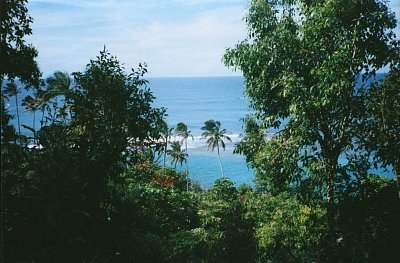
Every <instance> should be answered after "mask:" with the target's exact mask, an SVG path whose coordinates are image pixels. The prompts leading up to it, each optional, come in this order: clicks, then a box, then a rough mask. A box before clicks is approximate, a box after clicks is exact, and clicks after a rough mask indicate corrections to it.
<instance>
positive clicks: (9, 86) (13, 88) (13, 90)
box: [4, 82, 21, 143]
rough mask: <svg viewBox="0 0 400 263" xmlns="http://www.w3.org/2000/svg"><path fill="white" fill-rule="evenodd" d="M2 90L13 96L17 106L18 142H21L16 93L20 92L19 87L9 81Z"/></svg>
mask: <svg viewBox="0 0 400 263" xmlns="http://www.w3.org/2000/svg"><path fill="white" fill-rule="evenodd" d="M4 92H5V93H6V95H8V96H10V97H11V96H15V105H16V107H17V122H18V138H19V142H20V143H21V124H20V121H19V107H18V93H21V89H20V88H18V87H17V85H15V83H14V82H9V83H7V86H6V88H5V89H4Z"/></svg>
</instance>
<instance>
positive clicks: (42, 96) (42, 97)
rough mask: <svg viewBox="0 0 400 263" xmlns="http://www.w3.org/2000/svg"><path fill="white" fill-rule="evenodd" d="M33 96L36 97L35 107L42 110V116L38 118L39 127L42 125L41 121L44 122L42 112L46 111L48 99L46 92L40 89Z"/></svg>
mask: <svg viewBox="0 0 400 263" xmlns="http://www.w3.org/2000/svg"><path fill="white" fill-rule="evenodd" d="M35 98H36V103H37V107H38V108H39V109H40V110H41V111H42V117H41V119H40V129H41V128H42V127H43V123H44V114H45V112H46V107H47V109H48V102H49V99H48V97H47V92H46V91H44V90H42V89H38V90H37V91H36V94H35Z"/></svg>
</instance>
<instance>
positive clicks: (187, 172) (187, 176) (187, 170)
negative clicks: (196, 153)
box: [185, 138, 189, 192]
mask: <svg viewBox="0 0 400 263" xmlns="http://www.w3.org/2000/svg"><path fill="white" fill-rule="evenodd" d="M185 153H186V158H187V156H188V153H187V138H186V140H185ZM187 191H189V167H188V161H187V159H186V192H187Z"/></svg>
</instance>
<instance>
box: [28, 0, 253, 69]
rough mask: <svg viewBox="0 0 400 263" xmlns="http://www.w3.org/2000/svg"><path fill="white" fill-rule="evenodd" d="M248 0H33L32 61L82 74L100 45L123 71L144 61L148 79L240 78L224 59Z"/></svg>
mask: <svg viewBox="0 0 400 263" xmlns="http://www.w3.org/2000/svg"><path fill="white" fill-rule="evenodd" d="M246 2H247V1H246V0H219V1H212V0H31V1H30V2H29V4H28V8H29V13H30V15H31V16H32V17H33V19H34V21H33V23H32V30H33V35H32V36H30V37H29V38H28V41H29V42H30V43H32V44H33V45H34V46H35V47H36V49H37V50H38V51H39V56H38V59H37V61H38V63H39V66H40V68H41V70H42V72H43V74H44V76H47V75H49V74H51V73H53V72H54V71H55V70H61V71H67V72H74V71H83V70H84V69H85V66H86V65H87V64H88V63H89V61H90V59H94V58H95V57H96V56H97V55H98V54H99V51H100V50H103V48H104V46H106V49H107V50H108V51H109V52H110V53H111V54H113V55H115V56H116V57H117V58H118V60H119V61H120V62H122V63H123V64H124V66H125V69H126V70H127V71H130V69H131V68H137V65H138V64H139V63H143V62H144V63H146V64H147V65H148V70H149V74H148V76H149V77H174V76H229V75H239V74H240V73H238V72H236V73H235V72H232V70H231V69H228V68H227V67H225V66H224V65H223V63H222V57H223V54H224V53H225V50H226V49H227V48H228V47H233V46H234V45H235V44H236V43H237V42H238V41H240V40H243V39H244V38H245V36H246V25H245V23H244V21H243V17H244V16H245V12H246Z"/></svg>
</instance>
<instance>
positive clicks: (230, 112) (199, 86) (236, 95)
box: [7, 77, 253, 187]
mask: <svg viewBox="0 0 400 263" xmlns="http://www.w3.org/2000/svg"><path fill="white" fill-rule="evenodd" d="M148 80H149V84H148V87H149V88H150V89H151V91H152V92H153V94H154V95H155V97H156V99H155V101H154V106H155V107H164V108H166V109H167V114H168V116H167V122H168V125H169V126H170V127H173V126H175V125H176V124H177V123H178V122H184V123H186V124H187V125H188V128H189V130H190V131H191V133H192V135H193V136H194V140H193V141H192V140H189V141H188V154H189V158H188V166H189V176H190V178H191V179H192V180H194V181H197V182H198V183H200V184H201V185H202V186H203V187H209V186H212V185H213V184H214V181H215V180H216V179H218V178H220V177H221V172H220V168H219V164H218V159H217V153H216V151H214V152H212V151H209V150H207V147H206V142H205V140H204V139H201V133H202V131H201V127H202V126H203V125H204V122H205V121H207V120H209V119H214V120H218V121H220V122H221V126H222V128H225V129H227V130H228V131H229V132H230V133H231V134H230V135H229V136H230V138H231V139H232V142H226V149H225V151H221V162H222V165H223V168H224V174H225V177H228V178H230V179H231V180H233V181H234V182H236V184H237V185H240V184H242V183H248V184H252V180H253V173H252V171H251V170H249V169H248V168H247V166H246V162H245V160H244V157H243V156H240V155H237V154H233V149H234V145H235V143H236V142H238V141H239V140H240V139H241V138H242V133H243V128H242V122H241V118H243V117H245V115H246V113H247V112H248V111H249V110H248V107H247V100H246V99H245V97H244V83H243V81H244V80H243V78H242V77H191V78H150V79H148ZM21 91H22V93H21V94H18V104H19V105H21V102H22V99H23V98H24V97H25V96H26V95H28V94H29V93H30V92H27V91H26V90H25V89H24V88H21ZM7 104H8V109H9V112H10V113H11V114H14V115H15V114H16V106H15V97H12V98H11V99H10V101H8V102H7ZM19 111H20V121H21V124H24V125H27V126H31V127H32V121H33V116H32V114H29V113H27V112H26V111H24V108H23V107H22V106H20V107H19ZM39 115H40V114H39V113H36V128H38V127H40V116H39ZM12 124H14V125H16V124H17V121H16V119H14V120H12ZM21 132H22V133H23V134H25V135H29V136H31V134H30V131H28V130H26V129H24V128H22V130H21ZM177 168H178V169H185V167H179V165H178V167H177Z"/></svg>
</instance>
